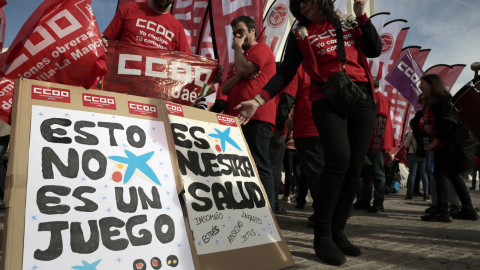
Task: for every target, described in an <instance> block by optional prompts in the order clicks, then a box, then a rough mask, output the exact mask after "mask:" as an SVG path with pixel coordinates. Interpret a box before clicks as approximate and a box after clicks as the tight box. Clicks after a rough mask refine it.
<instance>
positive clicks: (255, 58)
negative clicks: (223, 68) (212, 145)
mask: <svg viewBox="0 0 480 270" xmlns="http://www.w3.org/2000/svg"><path fill="white" fill-rule="evenodd" d="M243 55H244V56H245V58H246V59H247V61H252V62H253V63H255V64H256V65H257V66H258V67H259V69H260V71H261V73H260V74H259V76H258V77H257V78H256V79H254V80H247V79H243V78H242V79H240V81H238V82H237V84H235V86H233V88H232V90H231V92H230V94H228V102H227V108H226V109H225V114H227V115H232V116H237V115H238V110H234V109H233V108H235V107H236V106H237V105H238V104H240V102H243V101H246V100H251V99H252V98H254V97H255V96H256V95H257V94H258V93H260V90H262V87H264V86H265V84H267V82H268V81H269V80H270V78H272V77H273V75H274V74H275V72H276V68H275V56H273V53H272V50H270V48H269V47H268V45H267V44H265V43H257V44H255V45H253V46H252V47H250V48H249V49H248V50H246V51H245V52H243ZM236 73H237V71H236V70H235V66H234V65H233V70H232V72H230V73H229V74H228V76H227V80H228V79H230V78H231V77H233V76H234V75H235V74H236ZM276 109H277V108H276V106H275V100H270V101H268V102H267V103H265V104H264V105H263V106H261V107H260V108H258V110H257V111H256V112H255V114H254V115H253V117H252V119H254V120H260V121H265V122H268V123H271V124H275V115H276Z"/></svg>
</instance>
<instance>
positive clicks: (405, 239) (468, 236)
mask: <svg viewBox="0 0 480 270" xmlns="http://www.w3.org/2000/svg"><path fill="white" fill-rule="evenodd" d="M467 186H470V183H467ZM470 194H471V195H472V199H473V201H474V206H475V207H478V206H480V191H479V190H475V191H470ZM404 196H405V188H403V189H401V192H400V194H388V195H386V201H385V204H384V205H385V212H384V213H379V214H370V213H367V212H366V211H355V213H354V217H352V218H350V220H349V221H348V224H347V227H346V230H345V233H346V234H347V236H348V237H349V239H350V241H351V242H352V243H354V244H356V245H358V246H359V247H360V248H361V249H362V252H363V254H362V256H360V257H350V256H347V262H346V263H345V264H344V265H342V266H340V267H334V266H329V265H326V264H324V263H323V262H322V261H321V260H320V259H318V258H317V257H316V255H315V253H314V251H313V248H312V246H313V229H312V228H309V227H307V218H308V217H309V216H310V215H311V214H312V213H313V210H312V208H311V204H307V205H306V207H305V210H298V209H295V208H294V204H293V203H292V204H287V203H283V202H282V206H283V207H285V208H286V209H287V210H288V213H286V214H285V215H276V218H277V222H278V224H279V226H280V228H281V230H282V233H283V236H284V238H285V240H286V241H287V244H288V246H289V248H290V251H291V253H292V256H293V259H294V262H295V265H294V266H293V267H291V268H288V269H289V270H294V269H360V270H362V269H375V270H376V269H395V270H397V269H398V270H400V269H432V270H434V269H435V270H437V269H480V221H476V222H474V221H465V220H454V221H453V222H451V223H437V222H434V223H431V222H424V221H421V220H420V216H421V215H423V214H424V210H425V209H426V208H427V207H428V206H429V202H424V201H423V198H421V197H414V199H413V200H411V201H406V200H403V197H404ZM4 218H5V217H4V210H1V211H0V232H2V233H3V223H4ZM0 237H1V235H0ZM219 270H223V269H219Z"/></svg>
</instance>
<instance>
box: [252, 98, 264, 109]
mask: <svg viewBox="0 0 480 270" xmlns="http://www.w3.org/2000/svg"><path fill="white" fill-rule="evenodd" d="M253 100H255V102H256V103H257V104H258V108H260V107H261V106H262V103H260V101H259V100H258V99H257V98H256V97H254V98H253Z"/></svg>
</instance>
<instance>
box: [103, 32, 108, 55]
mask: <svg viewBox="0 0 480 270" xmlns="http://www.w3.org/2000/svg"><path fill="white" fill-rule="evenodd" d="M102 43H103V50H104V51H105V52H107V48H108V39H107V38H106V37H105V36H102Z"/></svg>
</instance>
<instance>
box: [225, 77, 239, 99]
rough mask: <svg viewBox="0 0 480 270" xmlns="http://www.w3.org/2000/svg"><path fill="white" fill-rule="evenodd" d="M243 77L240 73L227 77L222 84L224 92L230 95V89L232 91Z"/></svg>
mask: <svg viewBox="0 0 480 270" xmlns="http://www.w3.org/2000/svg"><path fill="white" fill-rule="evenodd" d="M241 78H242V77H241V76H240V75H239V74H235V75H233V77H230V78H229V79H227V80H226V81H225V82H224V83H223V84H222V94H224V95H228V94H230V91H232V88H233V87H234V86H235V84H237V82H238V81H240V79H241Z"/></svg>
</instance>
